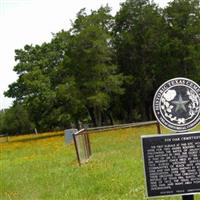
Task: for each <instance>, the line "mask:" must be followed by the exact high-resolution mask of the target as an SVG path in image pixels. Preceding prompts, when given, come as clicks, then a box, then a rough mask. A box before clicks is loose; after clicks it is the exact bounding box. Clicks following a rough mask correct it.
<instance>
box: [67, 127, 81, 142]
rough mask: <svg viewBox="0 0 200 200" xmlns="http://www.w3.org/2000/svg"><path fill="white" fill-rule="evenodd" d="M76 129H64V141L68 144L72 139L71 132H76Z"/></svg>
mask: <svg viewBox="0 0 200 200" xmlns="http://www.w3.org/2000/svg"><path fill="white" fill-rule="evenodd" d="M77 131H78V130H77V129H66V130H65V143H66V144H70V143H71V142H72V141H73V134H74V133H76V132H77Z"/></svg>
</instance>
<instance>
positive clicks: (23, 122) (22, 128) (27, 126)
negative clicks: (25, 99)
mask: <svg viewBox="0 0 200 200" xmlns="http://www.w3.org/2000/svg"><path fill="white" fill-rule="evenodd" d="M0 122H1V124H0V131H1V132H2V133H5V134H9V135H11V134H22V133H30V132H33V130H34V128H35V126H34V124H33V123H32V122H31V121H30V119H29V115H28V112H27V110H26V109H25V108H24V106H23V105H20V104H16V105H14V106H13V107H11V108H10V109H8V110H5V111H4V112H1V115H0Z"/></svg>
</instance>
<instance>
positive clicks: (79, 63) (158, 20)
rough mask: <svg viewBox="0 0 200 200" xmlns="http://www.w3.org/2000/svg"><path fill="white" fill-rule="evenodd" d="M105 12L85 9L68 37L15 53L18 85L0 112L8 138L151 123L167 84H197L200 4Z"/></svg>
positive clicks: (185, 0) (136, 0)
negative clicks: (185, 80)
mask: <svg viewBox="0 0 200 200" xmlns="http://www.w3.org/2000/svg"><path fill="white" fill-rule="evenodd" d="M110 12H111V8H110V7H109V6H108V5H107V6H105V7H100V8H99V9H98V10H94V11H91V12H90V13H87V12H86V10H85V9H81V10H80V11H79V12H78V13H77V16H76V19H75V20H74V22H72V24H71V28H70V29H69V30H67V31H65V30H61V31H60V32H58V33H55V34H53V37H52V40H51V41H50V42H48V43H43V44H42V45H35V46H34V45H25V46H24V48H22V49H18V50H15V60H16V62H17V64H16V65H15V66H14V71H15V72H16V73H17V75H18V79H17V81H16V82H14V83H12V84H11V85H9V89H8V90H7V91H6V92H5V96H7V97H11V98H14V99H15V101H14V103H13V106H12V107H10V108H9V109H7V110H4V111H1V112H0V131H1V132H3V133H10V134H14V133H24V132H33V129H34V128H37V129H38V130H39V131H46V130H55V129H65V128H69V127H80V125H81V124H90V125H92V126H102V125H108V124H114V123H128V122H133V121H146V120H152V119H154V116H153V112H152V101H153V96H154V94H155V91H156V90H157V88H158V87H159V86H160V85H161V84H162V83H163V82H165V81H166V80H168V79H170V78H175V77H186V78H190V79H193V80H194V81H196V82H197V83H200V2H199V0H174V1H172V2H170V3H169V4H168V5H167V6H166V7H165V8H163V9H162V8H160V7H159V6H158V5H156V4H155V3H153V2H152V1H149V0H127V1H125V2H124V3H122V4H121V6H120V10H119V11H118V12H117V13H116V15H115V16H112V15H111V14H110Z"/></svg>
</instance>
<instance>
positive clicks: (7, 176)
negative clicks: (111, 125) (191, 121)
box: [0, 126, 200, 200]
mask: <svg viewBox="0 0 200 200" xmlns="http://www.w3.org/2000/svg"><path fill="white" fill-rule="evenodd" d="M196 130H200V127H198V128H197V129H196ZM163 131H164V132H165V131H166V130H164V129H163ZM154 133H156V127H155V126H146V127H138V128H127V129H119V130H114V131H104V132H99V133H96V134H91V135H90V141H91V147H92V157H91V159H90V161H89V162H88V163H86V164H85V165H82V166H81V167H79V166H78V164H77V161H76V155H75V150H74V146H73V144H70V145H66V144H65V143H64V136H63V134H62V132H60V133H53V137H47V136H48V134H46V135H44V134H43V136H41V135H36V136H35V135H30V136H18V137H11V138H9V142H8V143H1V144H0V150H1V152H0V199H1V200H64V199H65V200H79V199H80V200H115V199H116V200H120V199H121V200H145V199H147V198H145V195H144V194H145V188H144V177H143V161H142V156H141V144H140V136H141V135H144V134H154ZM44 136H46V137H44ZM157 199H160V200H179V199H181V198H180V197H168V198H157ZM195 200H200V196H199V195H196V197H195Z"/></svg>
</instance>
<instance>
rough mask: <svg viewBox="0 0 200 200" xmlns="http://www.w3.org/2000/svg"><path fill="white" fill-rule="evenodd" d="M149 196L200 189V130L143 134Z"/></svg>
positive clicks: (180, 193)
mask: <svg viewBox="0 0 200 200" xmlns="http://www.w3.org/2000/svg"><path fill="white" fill-rule="evenodd" d="M142 147H143V156H144V167H145V175H146V186H147V196H148V197H158V196H166V195H183V194H195V193H200V132H193V133H184V134H172V135H159V136H152V137H151V136H143V137H142Z"/></svg>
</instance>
